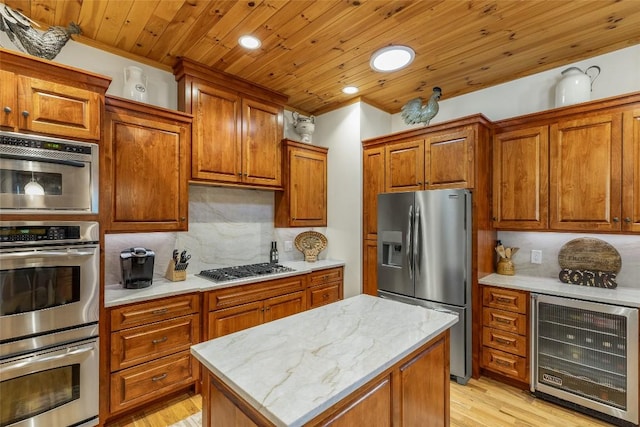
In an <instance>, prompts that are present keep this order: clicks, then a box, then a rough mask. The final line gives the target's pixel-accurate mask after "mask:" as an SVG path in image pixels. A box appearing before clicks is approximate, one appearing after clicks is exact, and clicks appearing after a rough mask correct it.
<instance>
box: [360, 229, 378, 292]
mask: <svg viewBox="0 0 640 427" xmlns="http://www.w3.org/2000/svg"><path fill="white" fill-rule="evenodd" d="M362 252H363V254H364V255H363V259H362V293H364V294H368V295H374V296H376V295H378V241H377V240H365V241H364V245H363V249H362Z"/></svg>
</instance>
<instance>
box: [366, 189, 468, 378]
mask: <svg viewBox="0 0 640 427" xmlns="http://www.w3.org/2000/svg"><path fill="white" fill-rule="evenodd" d="M471 206H472V205H471V193H470V192H469V191H467V190H431V191H419V192H407V193H386V194H380V195H378V266H377V267H378V290H379V292H378V293H379V295H380V296H382V297H385V298H392V299H397V300H399V301H404V302H408V303H412V304H415V305H421V306H425V307H430V308H436V309H442V310H447V311H450V312H455V313H457V314H458V316H459V321H458V323H456V324H455V325H454V326H453V327H452V328H451V363H450V366H451V376H452V377H454V378H455V380H456V381H457V382H458V383H460V384H466V383H467V381H468V380H469V378H470V377H471V226H472V219H471V218H472V217H471Z"/></svg>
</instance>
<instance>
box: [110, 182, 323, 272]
mask: <svg viewBox="0 0 640 427" xmlns="http://www.w3.org/2000/svg"><path fill="white" fill-rule="evenodd" d="M273 220H274V193H273V191H268V190H251V189H238V188H224V187H209V186H198V185H190V186H189V231H187V232H179V233H135V234H132V233H127V234H107V235H106V236H105V282H106V283H107V284H113V283H119V282H120V281H121V276H120V275H121V273H120V252H121V251H122V250H124V249H128V248H131V247H145V248H147V249H152V250H153V251H154V252H155V254H156V257H155V264H154V275H155V276H156V277H162V276H164V273H165V270H166V268H167V264H168V263H169V261H170V259H171V253H172V251H173V249H178V250H180V251H182V250H185V249H186V250H187V251H188V252H189V253H190V254H191V256H192V257H191V259H190V260H189V268H188V273H189V274H193V273H198V272H200V271H201V270H206V269H209V268H217V267H225V266H231V265H242V264H253V263H258V262H267V261H268V260H269V249H270V248H271V242H272V241H273V240H275V241H276V242H278V252H279V255H280V261H301V260H303V259H304V257H303V255H302V253H301V252H299V251H298V250H297V249H296V248H295V245H294V247H293V250H292V251H291V252H285V251H284V242H285V241H291V242H293V240H294V239H295V237H296V236H297V235H298V234H300V233H301V232H303V231H306V230H315V231H318V232H320V233H323V234H325V235H326V228H274V226H273ZM326 258H327V251H326V250H325V251H323V252H322V253H321V254H320V256H319V259H326Z"/></svg>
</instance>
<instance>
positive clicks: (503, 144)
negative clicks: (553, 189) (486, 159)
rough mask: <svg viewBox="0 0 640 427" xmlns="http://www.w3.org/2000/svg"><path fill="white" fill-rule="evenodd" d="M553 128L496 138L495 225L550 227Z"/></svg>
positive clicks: (542, 128) (535, 128) (507, 134)
mask: <svg viewBox="0 0 640 427" xmlns="http://www.w3.org/2000/svg"><path fill="white" fill-rule="evenodd" d="M548 203H549V128H548V127H547V126H540V127H534V128H531V129H520V130H516V131H512V132H504V133H500V134H497V135H495V136H494V138H493V225H494V227H496V228H516V229H524V230H538V229H545V228H547V220H548V215H549V213H548V211H549V209H548V207H549V206H548Z"/></svg>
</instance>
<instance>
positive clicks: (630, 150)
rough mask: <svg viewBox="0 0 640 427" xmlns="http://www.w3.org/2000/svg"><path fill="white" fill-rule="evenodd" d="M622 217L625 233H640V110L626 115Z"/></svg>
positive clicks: (624, 124) (624, 126) (624, 125)
mask: <svg viewBox="0 0 640 427" xmlns="http://www.w3.org/2000/svg"><path fill="white" fill-rule="evenodd" d="M623 129H624V136H623V138H624V139H623V144H624V147H623V148H622V149H623V152H624V156H623V165H622V173H623V178H622V179H623V181H622V194H623V196H622V216H623V218H624V219H623V221H624V223H623V225H622V229H623V230H624V231H632V232H636V233H637V232H640V109H636V110H633V111H627V112H625V113H624V123H623Z"/></svg>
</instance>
